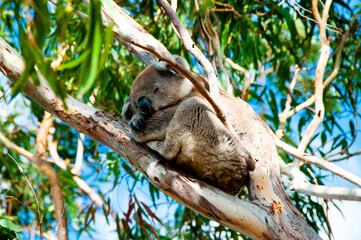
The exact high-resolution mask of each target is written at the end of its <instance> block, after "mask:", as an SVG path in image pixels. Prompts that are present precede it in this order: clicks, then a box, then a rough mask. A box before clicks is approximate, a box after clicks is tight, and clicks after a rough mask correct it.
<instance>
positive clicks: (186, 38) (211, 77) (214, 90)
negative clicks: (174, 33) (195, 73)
mask: <svg viewBox="0 0 361 240" xmlns="http://www.w3.org/2000/svg"><path fill="white" fill-rule="evenodd" d="M158 3H159V4H160V5H161V6H162V7H163V9H164V10H165V12H166V14H167V15H168V17H169V19H170V20H171V21H172V23H173V24H174V26H175V27H176V29H177V30H178V32H179V34H180V36H181V40H182V42H183V44H184V47H185V48H186V49H187V50H188V51H189V52H190V53H191V54H192V55H193V56H194V57H195V59H196V60H197V61H198V62H199V63H200V64H201V66H202V67H203V69H204V71H205V73H206V75H207V77H208V81H209V89H210V93H211V95H212V97H214V99H215V100H216V101H217V100H218V99H219V90H218V87H219V81H218V77H217V73H216V71H215V69H214V68H213V66H212V64H211V63H210V62H209V61H208V59H207V58H206V57H205V56H204V55H203V54H202V52H201V51H200V50H199V48H198V47H197V46H196V44H195V43H194V42H193V40H192V38H191V36H190V34H189V32H188V30H187V29H186V27H185V26H184V25H183V23H182V22H181V20H180V19H179V18H178V16H177V14H176V13H175V12H174V10H173V9H172V7H171V6H170V5H169V3H168V2H167V1H166V0H158Z"/></svg>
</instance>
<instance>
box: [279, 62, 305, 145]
mask: <svg viewBox="0 0 361 240" xmlns="http://www.w3.org/2000/svg"><path fill="white" fill-rule="evenodd" d="M301 68H302V66H300V67H299V66H298V65H296V66H295V72H294V73H293V78H292V81H291V83H290V85H289V87H288V93H287V100H286V106H285V108H284V109H283V111H282V113H280V114H279V116H278V117H279V119H280V127H279V129H278V130H277V131H276V136H277V137H278V138H279V139H281V138H282V136H283V134H284V130H285V127H286V120H287V118H285V117H284V115H286V114H287V113H288V112H289V111H290V110H291V103H292V94H293V89H294V88H295V86H296V81H297V77H298V73H299V72H300V71H301Z"/></svg>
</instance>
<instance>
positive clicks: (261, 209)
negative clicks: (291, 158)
mask: <svg viewBox="0 0 361 240" xmlns="http://www.w3.org/2000/svg"><path fill="white" fill-rule="evenodd" d="M14 63H15V64H16V65H15V66H14V65H13V64H14ZM0 64H1V65H0V66H1V69H2V71H3V72H4V73H5V75H6V76H8V77H9V78H10V79H11V80H12V81H16V80H17V79H18V77H19V76H20V75H21V73H22V70H23V69H24V63H23V61H22V59H21V57H20V56H19V55H18V54H17V53H16V52H14V50H13V49H12V48H11V47H10V46H9V45H8V44H7V43H5V42H4V41H3V40H2V39H0ZM38 76H39V80H40V85H38V86H36V85H34V84H33V83H32V82H31V81H29V82H28V83H27V84H26V86H25V88H24V90H23V91H24V93H26V94H27V95H28V96H30V97H31V98H32V99H33V100H34V101H35V102H37V103H38V104H39V105H40V106H42V107H43V108H45V109H47V110H48V111H49V112H51V113H52V114H54V115H55V116H57V117H58V118H59V119H61V120H63V121H64V122H65V123H67V124H68V125H69V126H71V127H73V128H75V129H76V130H77V131H79V132H82V133H84V134H85V135H87V136H89V137H91V138H93V139H94V140H96V141H98V142H100V143H103V144H104V145H106V146H108V147H110V148H112V149H114V150H115V151H117V152H118V153H120V154H121V155H123V156H124V157H125V158H127V159H128V160H129V162H130V163H131V164H132V165H133V166H135V167H136V168H138V169H139V170H141V171H142V172H143V174H144V175H145V176H146V177H147V178H148V179H149V180H150V181H151V182H152V183H153V184H154V185H155V186H156V187H157V188H159V189H160V190H162V191H163V192H165V193H166V194H167V195H169V196H171V197H172V198H174V199H176V200H177V201H179V202H181V203H183V204H184V205H186V206H188V207H189V208H191V209H193V210H194V211H197V212H199V213H201V214H202V215H204V216H206V217H208V218H210V219H213V220H215V221H218V222H219V223H221V224H223V225H225V226H228V227H230V228H232V229H234V230H236V231H238V232H241V233H243V234H246V235H247V236H249V237H251V238H254V239H265V238H270V239H279V238H283V239H289V238H291V236H293V237H296V238H298V239H319V237H318V236H317V234H316V233H315V232H314V230H312V228H310V227H309V226H308V224H307V223H306V221H305V220H304V219H303V218H302V217H300V215H298V214H296V215H295V213H296V212H297V210H294V208H292V203H290V201H289V199H288V198H287V196H286V195H285V193H284V191H281V190H282V189H283V188H282V186H281V184H280V182H279V178H275V179H272V180H274V181H275V184H277V185H278V186H279V187H278V188H276V189H274V191H276V192H273V191H272V188H273V187H272V185H269V184H270V182H268V181H265V182H264V183H265V185H260V186H258V187H259V188H261V187H262V188H265V189H266V190H264V191H261V190H260V192H261V193H263V194H260V196H257V197H255V196H254V199H257V201H255V202H254V203H253V202H248V201H242V200H240V199H237V198H235V197H231V196H229V195H227V194H225V193H224V192H222V191H220V190H218V189H215V188H213V187H211V186H208V185H206V184H204V183H201V182H199V181H197V180H195V179H192V180H190V178H188V177H185V176H184V175H183V174H182V173H180V172H179V171H176V170H174V169H172V168H170V167H169V166H167V165H165V164H164V163H162V161H159V160H157V157H156V156H155V155H153V154H152V153H150V152H149V150H146V149H145V148H143V147H142V146H141V145H139V144H138V143H136V142H135V141H134V140H132V139H131V138H130V134H129V127H128V126H127V125H126V124H124V123H123V122H122V121H120V119H119V117H117V116H115V115H113V114H108V113H106V112H103V111H100V110H97V109H95V108H92V107H90V106H87V105H86V104H83V103H81V102H79V101H77V100H75V99H74V98H72V97H68V98H67V99H66V103H67V106H68V107H69V109H68V110H65V109H64V106H63V104H62V103H61V101H60V100H59V98H57V97H56V96H55V95H54V93H53V92H52V91H51V90H50V87H49V86H48V85H47V83H46V81H45V79H44V78H43V76H42V75H40V74H39V75H38ZM243 104H245V103H243ZM244 111H245V114H248V115H249V116H255V117H256V116H257V114H255V113H254V112H253V110H252V109H251V108H250V107H249V106H248V105H247V104H245V108H244ZM254 123H255V124H256V125H259V126H258V128H259V129H258V130H256V129H255V131H256V132H257V133H258V134H260V135H259V137H261V136H264V135H265V134H266V133H265V134H262V133H261V132H262V131H264V129H265V127H264V123H263V122H262V121H261V120H259V118H255V119H254ZM257 136H258V135H257ZM266 136H267V134H266ZM263 141H265V142H263V143H262V144H266V143H268V145H269V146H268V147H266V148H264V149H262V154H261V153H259V155H258V154H257V156H258V157H261V158H260V159H263V158H264V157H265V156H266V155H263V154H267V156H269V152H270V151H271V149H272V145H273V144H272V136H269V137H266V138H265V139H264V140H263ZM266 145H267V144H266ZM254 147H255V148H256V146H254ZM269 147H271V148H269ZM273 148H274V147H273ZM272 152H273V154H275V156H272V158H274V157H277V152H276V151H272ZM262 162H263V161H262ZM266 163H267V162H266V161H265V162H263V163H262V165H261V166H260V167H257V171H258V172H256V171H255V172H254V173H252V174H260V173H259V171H261V172H262V171H264V172H265V173H266V172H269V171H274V170H270V169H272V168H271V166H266V165H267V164H266ZM271 164H272V163H271ZM272 167H273V166H272ZM275 169H277V167H276V168H275ZM272 176H277V173H274V172H273V175H272ZM277 179H278V181H277ZM258 183H259V184H261V182H258ZM254 184H256V183H254ZM252 187H253V188H257V186H252ZM280 191H281V192H280ZM277 194H280V195H279V196H280V197H281V199H278V200H276V199H275V197H276V196H277ZM258 197H259V198H258ZM265 197H270V198H268V199H267V201H271V202H272V203H273V204H271V205H270V206H267V205H263V204H264V203H262V201H264V200H262V199H263V198H265ZM283 198H285V199H288V200H287V201H285V202H283V201H284V200H282V199H283ZM294 211H295V212H294ZM279 218H282V219H283V221H280V220H279Z"/></svg>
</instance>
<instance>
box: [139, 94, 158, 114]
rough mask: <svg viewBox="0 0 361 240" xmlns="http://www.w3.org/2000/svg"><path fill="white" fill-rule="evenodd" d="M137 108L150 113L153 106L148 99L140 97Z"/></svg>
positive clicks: (144, 112)
mask: <svg viewBox="0 0 361 240" xmlns="http://www.w3.org/2000/svg"><path fill="white" fill-rule="evenodd" d="M138 107H139V110H140V111H141V112H142V113H143V114H145V115H151V114H152V113H153V111H154V110H153V106H152V104H151V103H150V101H149V99H148V98H146V97H141V98H139V100H138Z"/></svg>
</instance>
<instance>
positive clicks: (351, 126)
mask: <svg viewBox="0 0 361 240" xmlns="http://www.w3.org/2000/svg"><path fill="white" fill-rule="evenodd" d="M349 124H350V131H351V135H352V137H355V125H354V124H353V122H352V121H351V120H350V123H349Z"/></svg>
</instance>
